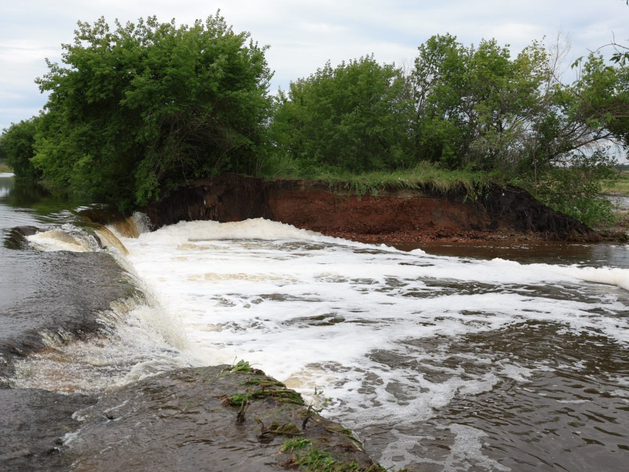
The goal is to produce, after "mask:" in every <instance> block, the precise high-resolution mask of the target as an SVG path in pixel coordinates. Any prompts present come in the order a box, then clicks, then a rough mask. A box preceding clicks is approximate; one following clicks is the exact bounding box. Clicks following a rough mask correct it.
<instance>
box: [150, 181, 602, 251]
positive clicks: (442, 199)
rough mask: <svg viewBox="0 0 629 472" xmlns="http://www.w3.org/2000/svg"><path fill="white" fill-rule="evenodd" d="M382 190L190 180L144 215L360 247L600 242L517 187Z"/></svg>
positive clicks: (314, 183) (157, 219)
mask: <svg viewBox="0 0 629 472" xmlns="http://www.w3.org/2000/svg"><path fill="white" fill-rule="evenodd" d="M477 193H478V195H475V196H471V195H470V194H469V192H468V191H467V190H466V189H465V188H464V187H463V186H460V187H455V188H453V189H451V190H450V191H448V192H445V193H444V192H441V191H438V190H436V189H433V188H431V187H429V186H421V185H420V186H418V188H416V189H399V188H395V187H394V186H390V187H388V188H384V189H382V190H381V191H379V192H378V194H377V195H371V194H366V195H360V194H358V193H357V192H355V191H351V190H348V189H347V186H344V185H340V184H337V185H334V186H331V185H329V184H328V183H326V182H321V181H303V180H265V179H257V178H252V177H245V176H241V175H235V174H226V175H222V176H219V177H217V178H214V179H203V180H198V181H195V182H192V183H190V184H188V185H186V186H183V187H181V188H180V189H178V190H176V191H175V192H173V193H172V194H171V195H170V196H169V197H167V198H165V199H163V200H162V201H161V202H159V203H157V204H155V205H152V206H151V207H149V208H147V209H146V212H147V214H148V216H149V218H150V219H151V221H152V223H153V225H154V226H155V227H161V226H163V225H167V224H173V223H176V222H178V221H182V220H185V221H190V220H216V221H223V222H224V221H239V220H243V219H247V218H267V219H270V220H274V221H279V222H282V223H287V224H291V225H294V226H296V227H298V228H303V229H309V230H313V231H317V232H320V233H323V234H326V235H329V236H338V237H344V238H347V239H353V240H357V241H363V242H372V243H388V244H418V243H424V242H434V241H468V240H549V241H550V240H556V241H588V242H594V241H598V240H599V239H600V236H599V235H598V234H597V233H596V232H594V231H593V230H592V229H590V228H588V227H587V226H585V225H583V224H582V223H580V222H579V221H577V220H575V219H573V218H571V217H569V216H567V215H565V214H563V213H559V212H556V211H554V210H552V209H551V208H549V207H547V206H545V205H543V204H541V203H540V202H539V201H537V200H535V199H534V198H533V197H532V196H531V195H530V194H529V193H528V192H526V191H525V190H523V189H520V188H517V187H513V186H507V187H499V186H497V185H490V186H488V187H487V188H485V189H483V190H482V191H480V192H477Z"/></svg>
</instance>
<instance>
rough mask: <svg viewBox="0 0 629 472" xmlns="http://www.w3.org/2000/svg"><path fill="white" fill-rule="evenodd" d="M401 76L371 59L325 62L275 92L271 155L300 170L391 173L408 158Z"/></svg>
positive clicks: (398, 71) (405, 109) (405, 115)
mask: <svg viewBox="0 0 629 472" xmlns="http://www.w3.org/2000/svg"><path fill="white" fill-rule="evenodd" d="M404 87H405V84H404V80H403V77H402V74H401V72H400V70H399V69H397V68H395V66H394V65H386V64H385V65H381V64H379V63H377V62H376V60H375V59H374V58H373V56H365V57H362V58H360V59H358V60H351V61H349V62H343V63H341V64H340V65H339V66H337V67H335V68H333V67H332V66H331V65H330V63H327V64H326V65H325V66H324V67H323V68H321V69H318V70H317V72H316V73H315V74H312V75H311V76H310V77H308V78H307V79H300V80H297V81H296V82H292V83H291V84H290V88H289V91H288V93H283V92H282V93H280V94H279V95H278V99H277V104H276V113H275V117H274V121H273V123H272V125H271V133H272V136H273V138H274V142H275V146H276V151H277V152H278V153H281V154H283V155H286V156H289V157H290V158H291V159H295V160H296V161H297V162H299V163H300V165H301V166H302V168H303V167H307V166H315V167H317V166H318V167H322V166H323V167H326V166H327V167H334V168H337V169H342V170H345V171H350V172H354V173H360V172H367V171H372V170H384V169H393V168H397V167H400V166H403V165H404V164H405V162H407V160H408V153H407V150H406V143H407V128H408V125H407V122H408V117H407V114H406V113H407V102H405V101H404V100H403V99H402V97H403V93H402V92H403V89H404Z"/></svg>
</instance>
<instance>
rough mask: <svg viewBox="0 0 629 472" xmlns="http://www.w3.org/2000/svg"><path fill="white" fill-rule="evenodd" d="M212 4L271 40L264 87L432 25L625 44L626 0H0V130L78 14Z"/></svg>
mask: <svg viewBox="0 0 629 472" xmlns="http://www.w3.org/2000/svg"><path fill="white" fill-rule="evenodd" d="M219 9H220V12H221V15H222V16H223V17H224V18H225V20H226V22H227V23H228V24H230V25H232V26H233V29H234V31H236V32H241V31H248V32H249V33H251V37H252V39H253V40H254V41H256V42H258V43H259V44H260V45H268V46H270V49H269V50H268V51H267V54H266V58H267V62H268V64H269V67H270V68H271V70H273V71H274V72H275V75H274V78H273V81H272V85H271V91H272V92H273V91H275V90H277V88H278V87H281V88H282V89H287V88H288V85H289V83H290V82H291V81H294V80H296V79H299V78H302V77H307V76H309V75H310V74H312V73H314V72H316V70H317V69H318V68H319V67H322V66H323V65H324V64H325V63H326V61H328V60H329V61H330V62H331V64H332V65H333V66H334V65H336V64H338V63H340V62H341V61H343V60H349V59H358V58H360V57H361V56H365V55H368V54H372V53H373V54H374V57H375V58H376V60H377V61H379V62H381V63H395V64H396V65H398V66H407V67H409V66H411V65H412V64H413V61H414V59H415V57H416V52H417V47H418V46H419V45H421V44H423V43H424V42H425V41H426V40H427V39H428V38H430V37H431V36H433V35H435V34H445V33H450V34H452V35H455V36H456V37H457V38H458V40H459V41H460V42H461V43H463V44H464V45H465V46H469V45H471V44H478V43H479V42H480V41H481V40H482V39H492V38H495V39H496V40H497V41H498V43H499V44H500V45H509V46H510V50H511V52H512V54H513V55H515V54H517V52H519V51H520V50H521V49H522V48H523V47H525V46H527V45H528V44H530V43H531V42H532V41H533V40H542V41H545V42H547V43H548V44H550V43H553V42H555V40H556V39H557V37H558V36H561V37H562V38H563V40H562V42H563V43H566V40H567V42H568V43H569V44H570V51H569V52H568V54H567V57H566V65H569V63H570V62H572V60H573V59H575V58H577V57H580V56H583V55H587V54H588V52H589V51H592V50H596V49H597V48H599V47H600V46H603V45H605V44H608V43H609V42H610V41H612V40H614V39H615V40H616V41H618V42H620V43H622V44H625V45H629V6H627V5H626V4H625V0H516V1H512V0H478V1H464V0H424V1H422V0H417V1H412V0H386V1H384V0H382V1H376V0H360V1H359V0H290V1H289V0H230V1H213V0H179V1H173V0H150V1H148V0H55V1H54V2H53V1H50V0H0V130H2V129H4V128H6V127H8V126H10V124H11V123H17V122H19V121H21V120H24V119H28V118H30V117H32V116H34V115H37V114H38V113H39V111H40V110H41V109H42V108H43V106H44V104H45V103H46V96H45V95H42V94H41V93H40V91H39V88H38V86H37V85H36V84H35V82H34V80H35V78H37V77H40V76H43V75H44V74H45V73H46V72H47V70H48V68H47V66H46V62H45V59H46V58H48V59H50V60H51V61H53V62H60V61H61V52H62V49H61V44H63V43H71V42H72V40H73V36H74V30H75V28H76V24H77V21H79V20H80V21H86V22H88V23H93V22H94V21H95V20H97V19H98V18H99V17H101V16H104V17H105V19H106V20H107V21H108V22H109V23H110V24H113V22H114V20H115V19H118V20H120V21H121V22H122V23H126V22H127V21H132V22H135V21H136V20H137V19H138V18H140V17H142V18H146V17H148V16H152V15H157V17H158V19H159V21H161V22H167V21H170V20H171V19H173V18H174V19H175V20H176V22H177V24H192V23H193V22H194V20H195V19H205V18H207V17H208V16H209V15H214V14H215V13H216V12H217V11H218V10H219ZM571 59H572V60H571ZM566 74H567V75H569V74H574V71H571V70H570V69H569V68H568V69H567V72H566ZM568 79H569V80H571V79H570V78H569V77H568Z"/></svg>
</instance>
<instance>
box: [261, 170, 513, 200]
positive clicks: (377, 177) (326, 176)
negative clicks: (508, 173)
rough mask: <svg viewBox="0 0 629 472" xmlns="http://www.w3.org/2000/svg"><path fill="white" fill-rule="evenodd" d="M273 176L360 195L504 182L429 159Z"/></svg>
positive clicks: (283, 172) (470, 187) (474, 187)
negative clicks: (384, 167)
mask: <svg viewBox="0 0 629 472" xmlns="http://www.w3.org/2000/svg"><path fill="white" fill-rule="evenodd" d="M272 177H274V178H285V179H305V180H322V181H324V182H327V183H328V184H329V185H330V187H333V188H336V189H337V190H341V191H343V190H344V191H350V192H353V193H357V194H358V195H366V194H371V195H378V193H379V192H381V191H382V190H384V189H387V188H388V189H391V188H393V189H399V190H403V189H418V188H420V187H424V188H425V187H428V188H431V189H433V190H436V191H440V192H442V193H447V192H448V191H450V190H453V189H458V188H461V187H463V188H465V189H466V190H467V191H468V192H469V193H470V194H474V192H475V191H476V190H477V189H478V188H479V187H481V188H482V187H483V186H484V185H486V184H488V183H490V182H497V183H501V182H503V180H504V179H501V178H500V177H499V176H498V174H488V173H486V172H474V171H465V170H447V169H442V168H440V167H439V166H437V165H434V164H432V163H430V162H421V163H419V164H418V165H417V166H415V167H413V168H411V169H404V170H396V171H381V172H368V173H363V174H354V173H351V172H347V171H342V170H339V169H334V168H329V167H325V168H308V169H307V171H305V172H304V171H301V170H300V169H299V167H298V166H286V167H284V168H283V170H281V171H279V172H278V173H276V174H274V175H273V176H272Z"/></svg>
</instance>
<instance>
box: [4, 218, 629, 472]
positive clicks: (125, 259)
mask: <svg viewBox="0 0 629 472" xmlns="http://www.w3.org/2000/svg"><path fill="white" fill-rule="evenodd" d="M111 231H112V232H114V233H115V232H116V230H115V228H111ZM118 236H119V237H120V239H121V241H122V242H123V243H124V245H125V247H126V249H127V250H128V255H123V254H120V253H119V254H117V255H116V257H118V258H119V260H120V262H121V263H122V264H124V265H125V266H128V267H129V270H132V271H134V272H135V273H136V274H137V277H138V281H139V282H138V283H141V284H142V286H143V287H144V289H145V290H147V291H148V292H150V294H151V295H153V296H154V297H155V300H156V306H157V307H158V308H159V309H158V310H157V311H158V312H152V313H151V310H152V308H151V307H144V308H143V309H142V310H141V314H142V316H140V314H139V313H135V314H134V313H130V317H131V319H133V320H135V321H133V322H132V323H127V326H121V327H120V329H119V334H118V335H117V336H114V337H113V338H112V341H111V342H109V343H106V342H104V341H102V340H101V341H100V342H99V345H97V346H96V345H95V346H89V345H82V346H80V347H77V346H72V347H68V348H62V347H59V348H58V349H57V351H56V352H55V355H54V356H48V357H46V356H45V355H42V356H40V357H38V358H34V359H30V360H29V361H28V362H27V363H26V364H25V365H23V366H21V367H23V368H22V369H21V370H20V377H19V378H17V379H15V380H14V385H15V386H18V387H42V386H43V387H44V388H46V389H49V390H55V389H59V390H62V389H66V390H71V391H87V392H93V391H98V390H99V389H102V388H103V387H102V386H101V383H102V382H103V379H105V383H107V384H110V385H112V384H118V385H120V384H124V383H128V382H132V381H133V380H136V379H138V378H142V377H145V376H147V375H152V374H153V373H154V372H155V370H156V369H153V370H151V368H147V366H150V364H151V362H149V360H150V359H151V358H152V357H157V358H159V357H160V356H161V355H164V356H165V354H164V353H167V356H166V357H168V359H170V360H169V362H161V363H160V365H159V368H158V369H157V370H163V369H168V368H171V369H175V368H176V367H177V366H180V365H191V364H198V365H204V364H205V365H207V364H221V363H228V364H230V363H233V362H234V360H237V359H244V360H247V361H249V362H250V363H251V364H253V365H254V366H255V367H258V368H261V369H263V370H264V371H266V372H267V373H268V374H270V375H273V376H274V377H276V378H278V379H279V380H282V381H285V382H286V383H287V384H288V385H289V386H290V387H293V388H296V389H297V390H299V391H300V392H301V393H303V394H304V396H306V398H310V399H311V400H313V401H315V400H317V401H320V400H321V397H322V396H323V397H327V398H329V400H328V401H324V402H323V404H325V405H326V410H325V414H326V415H328V416H331V417H333V418H336V419H338V420H341V421H342V422H343V423H344V424H345V425H346V426H348V427H350V428H352V429H354V430H355V431H357V432H358V434H359V435H360V437H361V439H362V440H363V441H364V442H365V445H366V448H367V450H368V452H370V453H371V454H372V455H373V456H374V458H376V459H378V460H380V461H381V463H382V464H383V465H385V466H386V467H395V468H401V467H409V468H410V469H417V470H421V471H506V470H512V471H533V470H535V471H538V470H541V471H544V470H548V471H553V470H562V471H566V470H568V471H590V470H601V471H617V470H624V468H625V465H626V464H627V463H629V439H628V438H629V426H628V425H629V356H627V354H628V347H629V317H628V313H629V292H628V291H627V290H628V289H629V270H628V269H627V267H628V264H627V252H628V251H629V250H627V249H626V247H622V246H614V245H607V246H602V245H601V246H584V245H539V246H535V247H533V246H520V247H513V246H466V247H460V246H458V247H455V246H450V247H447V246H441V247H427V248H424V250H405V251H401V250H398V249H395V248H390V247H383V246H371V245H364V244H356V243H351V242H349V241H344V240H338V239H333V238H326V237H323V236H320V235H318V234H315V233H309V232H304V231H300V230H297V229H295V228H293V227H289V226H286V225H281V224H278V223H271V222H266V221H262V220H253V221H247V222H242V223H226V224H218V223H212V222H195V223H181V224H178V225H174V226H171V227H165V228H162V229H160V230H159V231H156V232H154V233H144V234H141V235H140V237H139V238H137V239H133V238H125V237H123V236H122V235H120V234H119V235H118ZM32 239H33V243H34V244H39V245H40V246H39V247H40V248H42V249H45V250H54V246H55V244H57V243H59V242H63V241H62V239H63V238H59V237H58V235H57V234H56V233H54V232H49V233H46V234H40V235H39V236H37V237H35V238H32ZM153 308H155V307H153ZM134 317H135V318H134ZM141 320H144V322H140V321H141ZM129 324H131V325H132V326H131V327H132V328H133V329H132V330H131V331H129V329H130V326H128V325H129ZM156 327H157V328H159V329H155V328H156ZM151 330H154V331H157V332H156V333H151V332H150V331H151ZM141 332H144V334H142V335H140V333H141ZM121 340H123V341H124V342H121ZM112 358H114V359H116V365H121V364H125V361H124V359H125V358H126V359H127V361H126V367H125V368H124V369H120V370H119V371H116V370H115V369H113V371H112V363H107V362H102V370H103V372H101V373H99V361H98V360H99V359H112ZM86 359H87V360H88V361H87V362H86V361H85V360H86ZM134 359H137V361H136V360H134ZM134 362H137V366H136V367H134V365H133V363H134ZM81 363H83V364H81ZM86 366H88V367H89V368H87V367H86ZM77 367H78V368H77ZM88 370H89V372H90V374H89V375H84V373H85V372H87V371H88ZM51 371H54V372H56V373H57V374H60V373H63V375H60V376H61V377H63V379H64V383H63V385H56V384H55V379H54V378H51V377H50V375H47V373H48V372H51ZM131 373H132V375H130V374H131ZM318 392H323V393H318Z"/></svg>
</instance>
